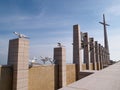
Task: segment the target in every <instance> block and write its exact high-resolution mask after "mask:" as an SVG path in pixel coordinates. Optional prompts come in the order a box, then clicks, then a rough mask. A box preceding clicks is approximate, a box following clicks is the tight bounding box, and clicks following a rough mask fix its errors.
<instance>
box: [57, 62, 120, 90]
mask: <svg viewBox="0 0 120 90" xmlns="http://www.w3.org/2000/svg"><path fill="white" fill-rule="evenodd" d="M59 90H120V62H118V63H116V64H114V65H111V66H109V67H107V68H105V69H103V70H101V71H98V72H95V73H94V74H92V75H89V76H87V77H85V78H83V79H81V80H79V81H76V82H74V83H72V84H70V85H68V86H66V87H64V88H62V89H59Z"/></svg>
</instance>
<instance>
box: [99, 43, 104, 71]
mask: <svg viewBox="0 0 120 90" xmlns="http://www.w3.org/2000/svg"><path fill="white" fill-rule="evenodd" d="M99 61H100V69H102V68H103V64H102V46H101V44H99Z"/></svg>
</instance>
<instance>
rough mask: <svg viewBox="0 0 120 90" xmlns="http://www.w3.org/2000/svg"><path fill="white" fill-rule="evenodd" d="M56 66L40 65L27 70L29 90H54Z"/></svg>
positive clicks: (55, 86) (55, 85)
mask: <svg viewBox="0 0 120 90" xmlns="http://www.w3.org/2000/svg"><path fill="white" fill-rule="evenodd" d="M55 67H56V68H57V66H55V65H47V66H44V65H41V66H33V67H32V68H30V69H29V90H55V88H57V86H58V85H57V75H58V74H57V69H55Z"/></svg>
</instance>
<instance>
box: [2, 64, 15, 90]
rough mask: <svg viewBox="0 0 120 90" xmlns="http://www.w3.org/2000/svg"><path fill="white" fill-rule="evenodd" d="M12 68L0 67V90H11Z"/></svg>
mask: <svg viewBox="0 0 120 90" xmlns="http://www.w3.org/2000/svg"><path fill="white" fill-rule="evenodd" d="M12 75H13V72H12V67H11V66H0V90H12Z"/></svg>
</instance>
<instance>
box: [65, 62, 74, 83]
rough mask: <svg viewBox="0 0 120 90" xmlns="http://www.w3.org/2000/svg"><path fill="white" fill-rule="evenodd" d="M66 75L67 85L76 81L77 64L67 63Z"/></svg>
mask: <svg viewBox="0 0 120 90" xmlns="http://www.w3.org/2000/svg"><path fill="white" fill-rule="evenodd" d="M66 76H67V78H66V80H67V81H66V82H67V85H68V84H71V83H73V82H75V81H76V69H75V64H67V65H66Z"/></svg>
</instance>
